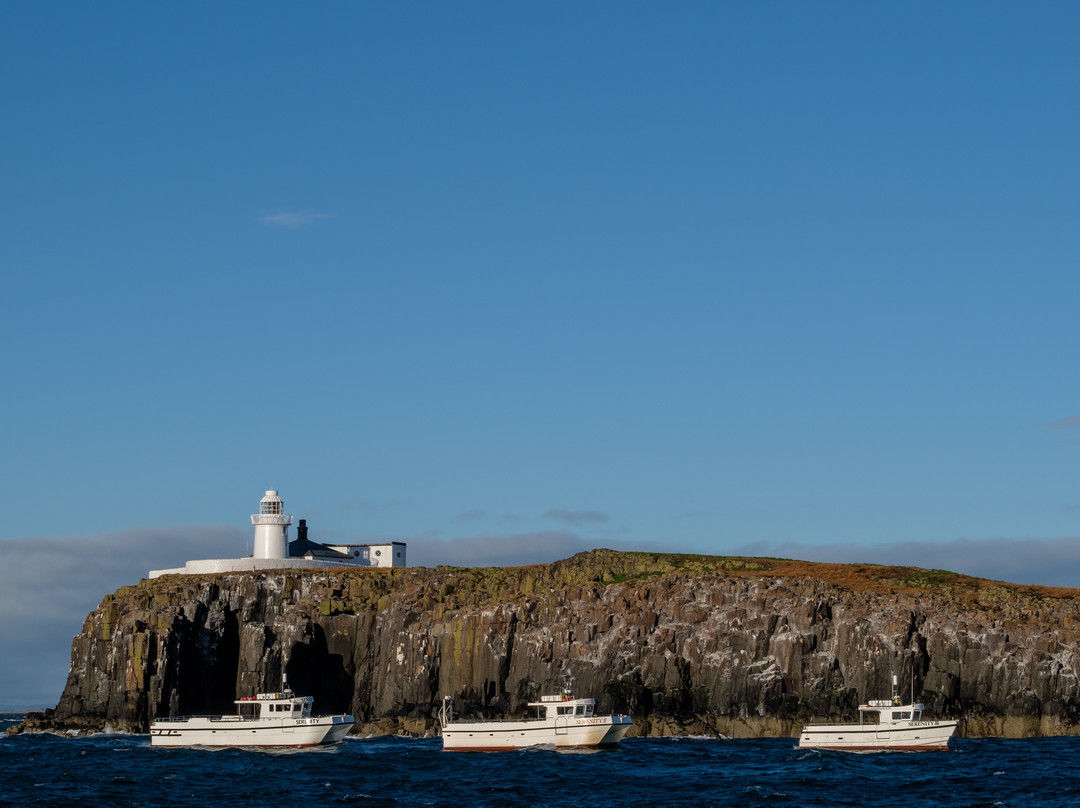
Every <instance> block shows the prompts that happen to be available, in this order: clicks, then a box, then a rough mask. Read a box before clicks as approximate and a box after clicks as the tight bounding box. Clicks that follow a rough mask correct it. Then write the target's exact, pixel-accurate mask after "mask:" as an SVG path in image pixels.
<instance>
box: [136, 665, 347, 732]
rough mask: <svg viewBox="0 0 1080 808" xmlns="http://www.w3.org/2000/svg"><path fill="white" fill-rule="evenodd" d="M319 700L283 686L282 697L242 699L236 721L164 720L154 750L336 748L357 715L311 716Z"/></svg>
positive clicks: (213, 718)
mask: <svg viewBox="0 0 1080 808" xmlns="http://www.w3.org/2000/svg"><path fill="white" fill-rule="evenodd" d="M313 702H314V699H313V698H312V697H311V696H297V695H296V694H295V693H293V692H292V691H291V690H289V688H288V686H287V685H286V684H285V682H284V677H283V680H282V689H281V690H280V691H279V692H277V693H259V694H258V695H257V696H251V697H249V698H242V699H238V700H237V701H236V702H235V704H236V705H237V710H236V715H215V716H210V715H196V716H183V717H179V718H158V719H156V720H155V721H154V722H153V723H152V724H151V725H150V745H151V746H266V747H273V746H277V747H302V746H318V745H320V744H328V743H336V742H337V741H340V740H341V739H342V738H344V737H345V736H346V735H347V734H348V733H349V730H350V729H352V726H353V717H352V716H351V715H317V716H313V715H312V714H311V706H312V703H313Z"/></svg>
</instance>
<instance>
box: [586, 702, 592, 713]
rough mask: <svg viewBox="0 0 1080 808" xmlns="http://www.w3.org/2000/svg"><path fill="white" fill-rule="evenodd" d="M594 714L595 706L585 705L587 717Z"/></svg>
mask: <svg viewBox="0 0 1080 808" xmlns="http://www.w3.org/2000/svg"><path fill="white" fill-rule="evenodd" d="M592 714H593V705H591V704H586V705H585V715H592Z"/></svg>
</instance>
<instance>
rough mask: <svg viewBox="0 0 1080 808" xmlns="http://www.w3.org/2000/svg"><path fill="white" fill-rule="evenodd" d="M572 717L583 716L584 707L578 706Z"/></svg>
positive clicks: (582, 705)
mask: <svg viewBox="0 0 1080 808" xmlns="http://www.w3.org/2000/svg"><path fill="white" fill-rule="evenodd" d="M574 715H585V705H584V704H579V705H578V706H577V709H575V710H574Z"/></svg>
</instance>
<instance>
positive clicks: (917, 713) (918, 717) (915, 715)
mask: <svg viewBox="0 0 1080 808" xmlns="http://www.w3.org/2000/svg"><path fill="white" fill-rule="evenodd" d="M911 720H912V721H922V711H921V710H916V711H915V712H913V713H912V714H911Z"/></svg>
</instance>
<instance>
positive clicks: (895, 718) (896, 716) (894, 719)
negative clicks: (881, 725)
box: [892, 712, 900, 721]
mask: <svg viewBox="0 0 1080 808" xmlns="http://www.w3.org/2000/svg"><path fill="white" fill-rule="evenodd" d="M892 720H893V721H899V720H900V713H899V712H894V713H893V714H892Z"/></svg>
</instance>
